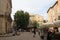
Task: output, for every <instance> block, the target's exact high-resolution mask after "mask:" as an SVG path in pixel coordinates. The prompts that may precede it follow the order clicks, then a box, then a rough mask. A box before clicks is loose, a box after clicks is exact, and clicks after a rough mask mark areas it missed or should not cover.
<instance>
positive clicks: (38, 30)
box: [37, 28, 40, 36]
mask: <svg viewBox="0 0 60 40" xmlns="http://www.w3.org/2000/svg"><path fill="white" fill-rule="evenodd" d="M37 32H38V35H39V36H40V29H39V28H37Z"/></svg>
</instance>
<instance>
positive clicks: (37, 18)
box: [30, 14, 44, 26]
mask: <svg viewBox="0 0 60 40" xmlns="http://www.w3.org/2000/svg"><path fill="white" fill-rule="evenodd" d="M43 20H44V19H43V16H41V15H37V14H34V15H32V14H31V15H30V25H32V23H33V22H34V21H37V22H38V24H39V26H40V25H42V23H43Z"/></svg>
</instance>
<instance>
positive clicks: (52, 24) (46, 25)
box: [40, 22, 54, 28]
mask: <svg viewBox="0 0 60 40" xmlns="http://www.w3.org/2000/svg"><path fill="white" fill-rule="evenodd" d="M45 27H47V28H48V27H54V23H52V22H48V23H43V24H42V25H41V27H40V28H45Z"/></svg>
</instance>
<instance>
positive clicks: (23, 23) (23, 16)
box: [14, 11, 29, 28]
mask: <svg viewBox="0 0 60 40" xmlns="http://www.w3.org/2000/svg"><path fill="white" fill-rule="evenodd" d="M14 21H15V22H16V24H17V26H19V27H20V28H26V27H27V25H28V24H29V13H28V12H24V11H17V12H16V13H15V15H14Z"/></svg>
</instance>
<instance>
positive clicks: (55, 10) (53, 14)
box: [47, 0, 60, 22]
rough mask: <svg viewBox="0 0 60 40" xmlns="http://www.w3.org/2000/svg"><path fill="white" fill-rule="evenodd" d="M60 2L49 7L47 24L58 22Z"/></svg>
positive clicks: (59, 0) (59, 18)
mask: <svg viewBox="0 0 60 40" xmlns="http://www.w3.org/2000/svg"><path fill="white" fill-rule="evenodd" d="M59 3H60V0H58V1H56V3H55V4H54V5H53V6H52V7H50V8H49V9H48V11H47V13H48V22H54V21H57V20H60V4H59Z"/></svg>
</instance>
